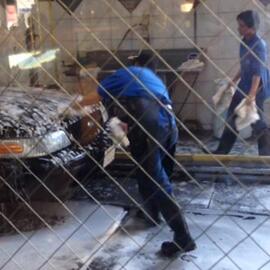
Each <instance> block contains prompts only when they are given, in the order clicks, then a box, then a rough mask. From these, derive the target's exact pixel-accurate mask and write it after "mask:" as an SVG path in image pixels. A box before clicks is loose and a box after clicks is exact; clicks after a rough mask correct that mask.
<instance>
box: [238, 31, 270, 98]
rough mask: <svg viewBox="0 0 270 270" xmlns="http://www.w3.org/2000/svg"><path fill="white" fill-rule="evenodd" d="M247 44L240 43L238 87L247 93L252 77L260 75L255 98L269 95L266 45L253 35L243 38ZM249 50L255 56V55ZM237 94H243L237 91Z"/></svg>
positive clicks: (269, 84)
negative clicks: (259, 83)
mask: <svg viewBox="0 0 270 270" xmlns="http://www.w3.org/2000/svg"><path fill="white" fill-rule="evenodd" d="M243 42H244V43H245V44H246V46H248V48H249V49H247V48H246V47H245V46H244V45H243V44H241V45H240V82H239V85H238V87H239V88H240V89H241V90H242V91H243V92H244V93H245V94H249V90H250V88H251V85H252V77H253V76H255V75H257V76H260V77H261V85H260V87H261V90H260V92H258V93H257V99H265V98H267V97H269V94H270V93H269V92H270V89H269V86H270V81H269V71H268V68H267V46H266V43H265V41H264V40H263V39H261V38H260V37H258V36H257V35H254V36H253V37H252V38H251V39H249V40H246V39H243ZM251 51H252V52H253V53H254V54H255V55H256V56H257V57H255V56H254V55H253V54H252V53H251ZM237 92H238V95H240V96H243V95H242V94H241V93H240V92H239V91H237Z"/></svg>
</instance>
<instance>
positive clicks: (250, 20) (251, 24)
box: [237, 10, 260, 30]
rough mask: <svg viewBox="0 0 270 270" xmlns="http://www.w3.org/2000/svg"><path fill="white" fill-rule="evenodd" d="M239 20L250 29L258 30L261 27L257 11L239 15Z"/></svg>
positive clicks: (247, 11)
mask: <svg viewBox="0 0 270 270" xmlns="http://www.w3.org/2000/svg"><path fill="white" fill-rule="evenodd" d="M237 20H241V21H242V22H244V24H245V25H246V26H247V27H248V28H254V29H255V30H258V28H259V25H260V17H259V14H258V13H257V12H256V11H255V10H246V11H243V12H241V13H240V14H238V16H237Z"/></svg>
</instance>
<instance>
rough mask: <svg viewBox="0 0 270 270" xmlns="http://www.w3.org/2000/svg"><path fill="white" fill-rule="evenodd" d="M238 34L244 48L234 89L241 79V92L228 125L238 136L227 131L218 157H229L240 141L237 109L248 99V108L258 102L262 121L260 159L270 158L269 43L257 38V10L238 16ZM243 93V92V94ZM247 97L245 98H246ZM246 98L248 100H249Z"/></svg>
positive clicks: (258, 131) (258, 129) (258, 134)
mask: <svg viewBox="0 0 270 270" xmlns="http://www.w3.org/2000/svg"><path fill="white" fill-rule="evenodd" d="M237 22H238V31H239V34H240V35H241V36H242V37H243V39H242V42H241V45H240V71H239V72H238V73H237V75H236V76H235V77H234V79H233V83H232V84H230V85H229V87H230V86H232V85H234V84H235V83H236V82H237V81H238V80H239V79H240V82H239V84H238V87H237V90H236V92H235V94H234V96H233V98H232V101H231V104H230V107H229V109H228V115H227V123H228V125H229V126H230V127H231V128H232V129H233V130H234V132H233V131H232V130H231V129H230V128H228V127H225V129H224V131H223V134H222V136H221V139H220V143H219V146H218V148H217V150H216V151H214V152H213V153H214V154H228V153H229V152H230V150H231V149H232V147H233V145H234V143H235V141H236V137H237V129H236V126H235V119H236V115H235V112H234V111H235V108H236V107H237V106H238V105H239V104H240V103H241V101H242V100H243V99H244V98H246V96H247V98H246V104H247V105H250V104H251V102H252V101H254V100H255V101H256V105H257V108H258V112H259V115H260V119H259V120H258V121H257V122H255V123H254V124H252V128H253V130H254V131H255V132H254V134H255V135H256V137H257V140H258V152H259V155H267V156H268V155H270V134H269V129H268V127H267V125H266V123H265V120H264V117H263V115H262V113H261V112H262V111H263V104H264V101H265V99H266V98H267V97H268V96H269V91H270V84H269V71H268V68H267V60H268V58H267V48H266V43H265V41H264V40H263V39H262V38H260V37H259V36H258V35H257V30H258V28H259V15H258V14H257V12H255V11H253V10H247V11H244V12H242V13H240V14H239V15H238V16H237ZM240 90H241V91H240ZM243 93H244V94H243ZM245 95H246V96H245Z"/></svg>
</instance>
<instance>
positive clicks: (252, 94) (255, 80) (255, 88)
mask: <svg viewBox="0 0 270 270" xmlns="http://www.w3.org/2000/svg"><path fill="white" fill-rule="evenodd" d="M260 82H261V77H260V76H258V75H254V76H253V77H252V84H251V88H250V91H249V93H248V97H247V103H248V104H250V103H251V102H252V101H254V100H255V99H256V95H257V94H258V92H259V90H260Z"/></svg>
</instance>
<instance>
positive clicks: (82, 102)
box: [72, 90, 101, 110]
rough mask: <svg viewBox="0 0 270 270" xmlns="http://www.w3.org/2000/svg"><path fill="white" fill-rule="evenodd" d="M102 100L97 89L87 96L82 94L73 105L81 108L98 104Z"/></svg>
mask: <svg viewBox="0 0 270 270" xmlns="http://www.w3.org/2000/svg"><path fill="white" fill-rule="evenodd" d="M100 100H101V97H100V95H99V94H98V92H97V91H96V90H94V91H91V93H90V94H88V95H87V96H80V99H78V98H77V99H76V100H75V102H74V103H73V105H72V108H73V109H75V110H80V109H82V108H83V107H85V106H89V105H93V104H97V103H98V102H99V101H100Z"/></svg>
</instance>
